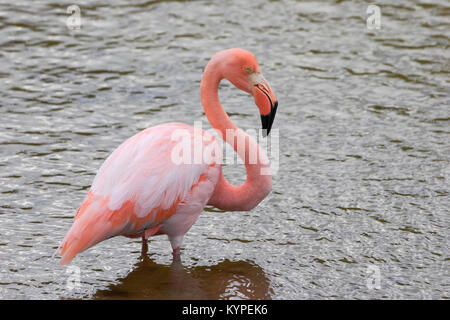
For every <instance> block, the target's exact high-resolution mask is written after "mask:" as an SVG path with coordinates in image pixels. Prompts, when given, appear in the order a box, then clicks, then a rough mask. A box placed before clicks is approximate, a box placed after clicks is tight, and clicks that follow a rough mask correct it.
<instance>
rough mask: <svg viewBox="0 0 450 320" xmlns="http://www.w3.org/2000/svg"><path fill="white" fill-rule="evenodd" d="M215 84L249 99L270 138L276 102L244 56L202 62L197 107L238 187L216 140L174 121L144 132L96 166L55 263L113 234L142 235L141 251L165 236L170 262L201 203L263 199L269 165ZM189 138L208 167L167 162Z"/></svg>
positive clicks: (226, 205)
mask: <svg viewBox="0 0 450 320" xmlns="http://www.w3.org/2000/svg"><path fill="white" fill-rule="evenodd" d="M222 79H227V80H229V81H230V82H231V83H233V84H234V85H235V86H236V87H237V88H239V89H241V90H243V91H245V92H247V93H249V94H251V95H253V97H254V100H255V103H256V105H257V106H258V109H259V112H260V114H261V121H262V127H263V133H264V129H265V130H266V131H267V134H268V133H269V132H270V128H271V126H272V123H273V120H274V117H275V112H276V109H277V106H278V102H277V100H276V97H275V95H274V93H273V92H272V89H271V88H270V86H269V84H268V83H267V82H266V81H265V79H264V78H263V76H262V75H261V70H260V68H259V65H258V62H257V60H256V58H255V56H254V55H253V54H252V53H250V52H248V51H246V50H243V49H228V50H224V51H220V52H218V53H216V54H215V55H214V56H213V57H212V58H211V60H210V61H209V63H208V64H207V66H206V69H205V71H204V74H203V77H202V81H201V100H202V105H203V108H204V110H205V114H206V117H207V118H208V120H209V122H210V123H211V125H212V127H214V129H215V130H216V131H217V132H218V133H219V135H220V137H221V138H222V137H225V140H226V142H227V143H229V144H230V145H231V146H232V147H233V149H234V151H235V152H237V153H238V155H239V156H240V157H241V159H242V160H243V161H244V164H245V168H246V173H247V179H246V181H245V183H244V184H242V185H241V186H234V185H231V184H230V183H229V182H228V181H227V180H226V178H225V177H224V176H223V174H222V166H221V156H222V155H221V153H220V148H217V146H218V141H217V140H216V139H215V138H214V137H213V136H212V135H211V134H208V133H207V132H206V131H203V130H202V129H199V128H196V127H191V126H188V125H186V124H182V123H166V124H160V125H157V126H155V127H151V128H148V129H145V130H143V131H141V132H139V133H138V134H136V135H134V136H133V137H131V138H129V139H128V140H126V141H125V142H124V143H122V144H121V145H120V146H119V147H118V148H117V149H116V150H115V151H114V152H113V153H112V154H111V155H110V156H109V157H108V158H107V159H106V161H105V162H104V163H103V165H102V166H101V168H100V170H99V172H98V173H97V175H96V177H95V179H94V182H93V183H92V186H91V189H90V190H89V192H88V194H87V195H86V197H85V199H84V200H83V202H82V203H81V206H80V208H79V209H78V211H77V213H76V215H75V218H74V222H73V224H72V226H71V228H70V230H69V231H68V233H67V235H66V237H65V238H64V240H63V241H62V243H61V245H60V246H59V248H58V250H57V252H59V255H60V256H61V257H62V259H61V262H60V263H61V265H64V264H67V263H69V262H70V261H72V259H73V258H74V257H75V256H76V255H77V254H78V253H80V252H82V251H84V250H86V249H88V248H90V247H92V246H93V245H95V244H97V243H99V242H100V241H103V240H105V239H108V238H111V237H114V236H118V235H122V236H127V237H131V238H135V237H142V244H143V251H144V248H145V251H146V248H147V239H148V238H149V237H151V236H156V235H161V234H166V235H167V236H168V238H169V241H170V243H171V246H172V249H173V255H174V257H178V256H179V253H180V247H181V244H182V241H183V237H184V235H185V234H186V233H187V232H188V230H189V229H190V228H191V226H192V225H193V224H194V222H195V221H196V220H197V218H198V216H199V215H200V213H201V212H202V211H203V208H204V207H205V206H206V205H207V204H209V205H212V206H215V207H216V208H219V209H222V210H228V211H247V210H251V209H252V208H254V207H255V206H257V205H258V204H259V203H260V202H261V201H262V200H263V199H264V198H265V197H266V196H267V194H268V193H269V192H270V189H271V187H272V178H271V176H270V171H269V170H268V169H269V161H268V160H267V157H266V155H265V153H264V152H263V151H262V149H261V148H260V147H259V145H258V144H257V142H256V141H255V140H254V139H253V138H251V137H250V136H248V135H247V134H246V133H245V132H244V131H242V130H240V129H239V128H237V127H236V125H235V124H234V123H233V122H232V121H231V119H230V118H229V117H228V115H227V113H226V112H225V111H224V110H223V107H222V105H221V104H220V101H219V95H218V87H219V83H220V81H221V80H222ZM176 131H179V132H184V133H186V132H187V133H188V137H189V139H183V140H182V141H181V142H180V139H178V140H177V139H174V138H173V137H174V136H176V134H175V132H176ZM195 132H200V135H201V136H202V139H200V144H201V146H202V147H204V149H205V150H206V149H208V148H209V150H213V151H212V152H211V155H212V156H211V157H210V158H208V159H210V161H206V160H204V159H203V160H201V161H197V162H196V161H184V162H183V163H177V161H173V160H174V158H173V157H174V154H175V155H176V152H175V153H174V151H175V150H176V148H180V146H181V147H191V146H194V147H195V141H196V140H195V139H196V137H195ZM230 133H231V135H230ZM197 141H198V140H197ZM236 141H237V142H238V143H236ZM239 141H241V142H242V141H244V142H245V144H244V145H243V146H242V143H241V144H239ZM183 150H185V149H183ZM186 150H190V149H186ZM214 150H215V151H214ZM252 150H253V152H254V153H255V152H256V156H255V154H253V155H252ZM194 153H195V150H194ZM183 156H184V154H183ZM214 156H215V157H214ZM252 157H254V159H253V161H251V160H252ZM187 159H188V160H192V157H191V156H189V157H188V158H187ZM194 160H195V159H194ZM191 162H194V163H191Z"/></svg>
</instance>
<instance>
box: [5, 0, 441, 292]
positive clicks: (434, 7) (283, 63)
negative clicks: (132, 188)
mask: <svg viewBox="0 0 450 320" xmlns="http://www.w3.org/2000/svg"><path fill="white" fill-rule="evenodd" d="M71 4H77V5H78V6H79V7H80V8H81V29H79V30H70V29H69V28H68V27H67V26H66V20H67V17H68V14H67V13H66V9H67V7H68V6H69V5H71ZM377 4H378V5H379V6H380V8H381V29H379V30H368V29H367V27H366V19H367V17H368V15H367V14H366V9H367V6H368V4H367V3H365V2H362V1H335V2H332V1H327V2H322V3H318V2H315V1H311V2H303V1H302V2H295V1H288V0H285V1H271V2H267V1H252V2H243V1H215V2H210V1H195V2H183V1H167V2H166V1H143V0H141V1H127V2H121V1H106V0H105V1H95V3H93V2H92V1H76V2H75V1H74V2H71V1H60V0H58V1H33V2H31V1H24V0H17V1H14V2H12V4H9V3H7V2H6V1H2V2H0V49H1V51H0V96H1V100H0V116H1V125H0V194H1V196H0V197H1V198H0V199H1V202H0V297H1V298H8V299H71V298H94V299H110V298H138V299H140V298H159V299H174V298H199V299H202V298H207V299H216V298H221V299H228V298H234V299H247V298H253V299H270V298H271V299H306V298H310V299H312V298H315V299H321V298H328V299H337V298H340V299H372V298H376V299H378V298H382V299H386V298H400V299H411V298H418V299H427V298H435V299H441V298H445V299H448V298H449V287H450V283H449V270H450V268H449V264H450V261H449V260H450V254H449V226H450V221H449V220H450V218H449V209H448V207H449V204H450V201H449V187H450V183H449V181H450V163H449V162H450V157H449V154H450V143H449V141H450V139H449V138H450V136H449V134H450V111H449V105H450V97H449V71H450V51H449V37H450V23H449V20H448V16H449V13H450V7H449V4H448V3H447V2H446V1H422V0H416V1H396V2H395V5H393V4H390V1H378V2H377ZM230 47H242V48H245V49H248V50H250V51H252V52H253V53H254V54H255V55H256V56H257V57H258V60H259V61H260V64H261V67H262V70H263V72H264V75H265V77H266V79H267V80H268V81H269V83H270V84H271V86H272V88H273V89H274V91H275V93H276V94H277V97H278V100H279V108H278V112H277V116H276V119H275V123H274V128H275V129H279V135H280V137H279V170H278V171H277V172H276V174H275V175H274V177H273V191H272V193H271V194H270V195H269V196H268V198H266V199H265V200H264V201H263V202H262V203H261V204H260V205H259V206H258V207H257V208H255V209H254V210H252V211H250V212H233V213H228V212H220V211H218V210H215V209H212V208H207V210H206V211H205V212H204V213H203V214H202V215H201V216H200V218H199V220H198V221H197V223H196V224H195V225H194V226H193V228H192V229H191V230H190V232H189V233H188V234H187V236H186V237H185V240H184V245H183V251H182V262H172V256H171V251H170V250H171V249H170V245H169V242H168V241H167V240H166V238H165V237H157V238H154V240H152V241H151V242H150V246H149V258H148V259H144V260H142V259H140V250H141V246H140V241H137V240H131V239H128V238H122V237H118V238H113V239H110V240H108V241H105V242H103V243H101V244H99V245H97V246H95V247H93V248H91V249H89V250H88V251H86V252H84V253H82V254H81V255H79V256H78V257H77V258H76V259H75V260H74V261H73V263H72V264H71V266H70V267H59V266H58V259H57V258H52V254H53V252H54V251H55V249H56V248H57V246H58V245H59V242H60V241H61V240H62V238H63V237H64V235H65V232H66V231H67V230H68V228H69V227H70V225H71V222H72V218H73V216H74V214H75V212H76V210H77V208H78V206H79V204H80V203H81V201H82V199H83V197H84V196H85V194H86V192H87V189H88V188H89V186H90V184H91V182H92V179H93V177H94V175H95V174H96V172H97V170H98V168H99V167H100V165H101V164H102V162H103V161H104V159H105V158H106V157H107V156H108V154H109V153H110V152H112V150H114V148H116V147H117V146H118V145H119V144H120V143H121V142H122V141H124V140H125V139H126V138H128V137H130V136H132V135H133V134H135V133H136V132H138V131H139V130H142V129H144V128H147V127H149V126H153V125H156V124H159V123H163V122H172V121H180V122H185V123H188V124H191V125H193V124H194V121H196V120H200V119H201V120H202V125H203V127H204V128H209V124H208V122H207V121H206V118H205V117H204V114H203V112H202V109H201V104H200V94H199V83H200V79H201V74H202V70H203V68H204V66H205V65H206V63H207V61H208V59H209V58H210V57H211V56H212V54H214V53H215V52H217V51H219V50H222V49H226V48H230ZM220 97H221V100H222V103H223V105H224V106H225V108H226V110H227V111H228V112H229V113H230V114H232V119H233V120H234V121H235V123H236V124H237V125H238V126H240V127H241V128H243V129H249V128H258V127H259V124H260V120H259V115H258V113H257V109H256V108H255V107H254V105H253V101H252V99H251V98H249V97H248V96H247V95H246V94H244V93H242V92H240V91H238V90H237V89H235V88H232V87H231V86H230V85H227V84H224V85H223V86H222V90H221V92H220ZM225 171H226V175H227V177H229V179H230V180H232V181H234V182H236V183H239V182H240V181H243V177H242V175H243V172H244V169H243V168H242V166H240V165H232V166H227V167H226V169H225ZM78 271H79V272H80V274H79V275H80V277H79V279H80V282H79V283H78V282H77V281H76V279H77V278H76V275H77V274H78ZM74 276H75V278H74ZM378 276H379V277H378ZM74 279H75V280H74ZM378 280H379V281H378Z"/></svg>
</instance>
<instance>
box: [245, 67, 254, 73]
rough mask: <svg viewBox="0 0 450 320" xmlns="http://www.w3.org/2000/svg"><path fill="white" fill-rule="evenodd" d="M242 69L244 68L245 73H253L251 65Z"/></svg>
mask: <svg viewBox="0 0 450 320" xmlns="http://www.w3.org/2000/svg"><path fill="white" fill-rule="evenodd" d="M244 70H245V72H246V73H247V74H252V73H253V69H252V68H251V67H249V66H247V67H245V68H244Z"/></svg>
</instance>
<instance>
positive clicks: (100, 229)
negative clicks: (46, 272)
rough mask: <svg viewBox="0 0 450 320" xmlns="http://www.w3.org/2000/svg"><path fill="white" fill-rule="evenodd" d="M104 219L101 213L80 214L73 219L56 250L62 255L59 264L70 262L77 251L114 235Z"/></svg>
mask: <svg viewBox="0 0 450 320" xmlns="http://www.w3.org/2000/svg"><path fill="white" fill-rule="evenodd" d="M104 220H105V219H102V216H101V214H94V215H93V216H89V215H82V216H81V217H79V218H78V219H76V220H75V221H74V223H73V225H72V227H71V228H70V230H69V232H68V233H67V235H66V237H65V238H64V240H63V241H62V243H61V245H60V246H59V248H58V250H57V252H58V253H59V255H60V256H61V257H62V259H61V261H60V265H66V264H68V263H70V262H71V261H72V259H73V258H74V257H75V256H76V255H77V254H78V253H80V252H83V251H84V250H86V249H88V248H90V247H92V246H93V245H95V244H97V243H99V242H100V241H103V240H106V239H108V238H110V237H112V236H114V235H115V232H113V228H112V227H111V223H108V221H104Z"/></svg>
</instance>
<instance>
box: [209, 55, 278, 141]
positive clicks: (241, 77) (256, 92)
mask: <svg viewBox="0 0 450 320" xmlns="http://www.w3.org/2000/svg"><path fill="white" fill-rule="evenodd" d="M216 55H220V58H221V59H220V61H221V67H222V68H221V70H222V75H223V77H224V78H225V79H227V80H228V81H230V82H231V83H232V84H233V85H235V86H236V87H237V88H238V89H241V90H243V91H245V92H247V93H249V94H251V95H252V96H253V98H254V99H255V104H256V106H257V107H258V109H259V113H260V115H261V123H262V128H263V136H267V135H268V134H269V133H270V129H271V128H272V124H273V120H274V119H275V113H276V112H277V107H278V101H277V98H276V96H275V94H274V92H273V91H272V88H271V87H270V85H269V84H268V83H267V81H266V79H264V77H263V75H262V73H261V69H260V67H259V64H258V61H257V60H256V57H255V56H254V55H253V54H252V53H251V52H249V51H247V50H243V49H237V48H236V49H228V50H224V51H221V52H219V53H217V54H216Z"/></svg>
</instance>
